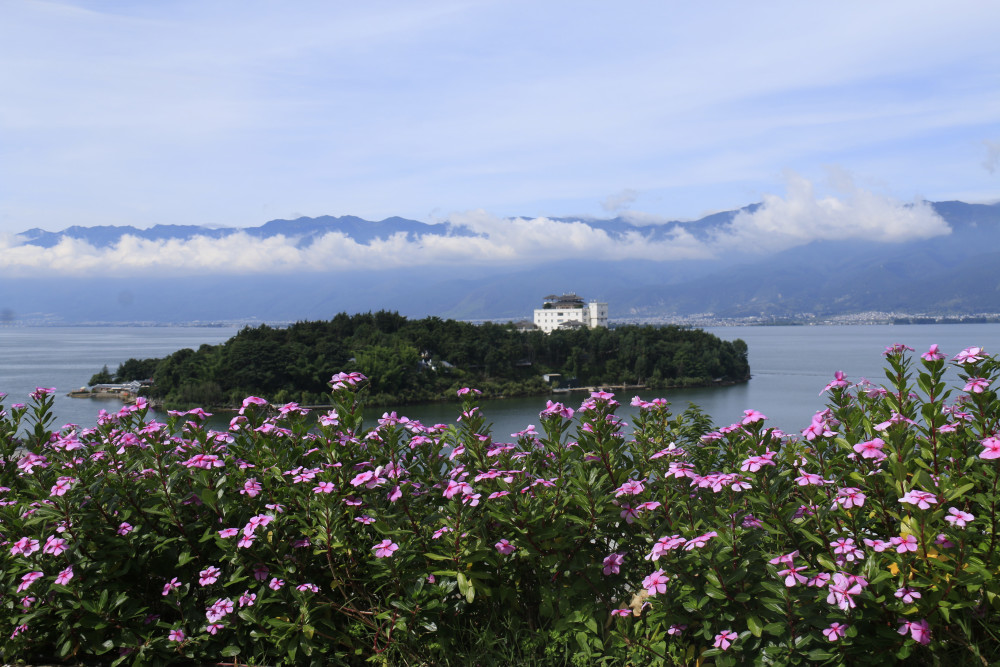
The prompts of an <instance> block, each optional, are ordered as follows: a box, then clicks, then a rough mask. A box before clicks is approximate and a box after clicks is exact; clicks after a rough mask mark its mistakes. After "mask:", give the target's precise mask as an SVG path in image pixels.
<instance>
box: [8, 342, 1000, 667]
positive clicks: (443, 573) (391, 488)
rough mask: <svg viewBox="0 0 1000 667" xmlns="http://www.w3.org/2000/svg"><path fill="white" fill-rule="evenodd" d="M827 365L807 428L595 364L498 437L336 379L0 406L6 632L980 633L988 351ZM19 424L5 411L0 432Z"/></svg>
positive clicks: (741, 655) (832, 645) (463, 646)
mask: <svg viewBox="0 0 1000 667" xmlns="http://www.w3.org/2000/svg"><path fill="white" fill-rule="evenodd" d="M886 354H887V363H888V368H887V374H886V377H887V378H888V384H887V385H885V386H884V387H880V386H876V385H872V384H870V383H867V382H862V383H859V384H854V385H852V384H851V383H850V382H849V381H848V380H847V378H845V377H843V374H842V373H837V374H836V375H835V378H834V380H833V381H832V382H830V384H829V385H827V387H826V389H825V391H828V392H829V395H830V407H829V409H827V410H824V411H823V412H820V413H818V414H817V415H816V416H815V417H814V418H813V420H812V423H811V424H810V425H809V426H808V427H806V428H805V429H804V430H803V431H802V434H801V437H790V436H787V435H785V434H783V433H781V432H780V431H779V430H778V429H776V428H772V427H768V426H766V417H765V416H764V415H762V414H760V413H759V412H756V411H754V410H747V411H746V413H745V417H744V418H743V419H742V420H741V421H740V422H739V423H736V424H732V425H730V426H727V427H724V428H720V429H718V430H717V431H711V430H710V428H711V427H710V425H709V424H708V422H707V420H706V419H705V417H704V416H703V415H702V414H700V413H699V412H698V411H697V409H691V410H689V411H688V412H686V413H685V414H683V415H680V416H677V417H673V416H671V415H670V412H669V408H668V405H667V403H666V401H663V400H659V399H657V400H654V401H650V402H645V401H642V400H640V399H638V398H636V399H634V400H633V403H634V404H635V405H637V406H638V407H639V408H640V413H639V416H638V418H637V420H636V422H635V423H634V424H633V425H632V431H631V436H630V437H626V436H625V435H624V432H623V424H622V423H621V422H620V421H619V420H618V419H617V418H616V417H615V409H616V407H617V405H618V403H617V401H616V400H615V398H614V397H613V396H612V395H611V394H608V393H604V392H597V393H595V394H594V395H592V396H591V397H590V398H588V399H587V400H586V401H585V402H584V403H583V404H582V405H581V406H579V409H578V410H577V411H575V412H574V410H573V409H571V408H568V407H566V406H564V405H561V404H558V403H551V402H549V404H548V405H546V407H545V409H544V410H543V411H542V412H541V414H540V418H541V422H540V423H541V425H542V429H541V430H542V432H541V433H537V432H535V430H534V429H533V428H529V429H526V430H525V431H523V432H522V433H520V434H515V435H516V442H503V441H497V440H494V439H493V437H492V436H491V435H490V433H489V428H488V426H487V424H486V422H485V419H484V416H483V415H482V414H481V412H480V410H479V408H478V407H477V406H476V397H477V392H476V391H475V390H470V389H462V390H461V392H460V395H461V397H462V399H463V405H462V408H461V414H460V418H459V421H458V423H457V425H452V426H447V427H445V426H443V425H438V426H425V425H422V424H419V423H416V422H413V421H409V420H407V419H406V418H405V417H400V416H397V415H396V414H383V416H382V418H381V419H379V420H378V422H377V424H375V425H374V427H373V428H366V427H364V425H363V422H362V415H361V407H360V397H361V395H363V394H364V392H365V391H366V390H367V387H368V386H370V385H369V384H368V381H367V380H366V379H365V378H364V377H363V376H361V375H360V374H357V373H351V374H347V373H341V374H338V375H336V376H334V378H333V380H332V388H333V394H332V398H333V402H334V405H335V408H334V409H332V410H330V411H328V412H326V413H325V414H323V415H321V416H320V418H319V422H318V426H317V428H316V429H315V430H313V431H310V429H309V427H308V426H307V424H306V422H305V417H304V415H303V414H302V412H303V410H301V409H300V408H299V407H298V406H296V405H294V404H289V405H282V406H275V405H270V404H268V403H267V401H264V400H263V399H260V398H257V397H249V398H247V399H246V400H245V401H243V409H242V410H241V412H240V414H239V415H238V416H237V417H235V418H234V419H233V421H232V423H231V425H230V428H229V429H228V430H227V431H226V432H213V431H209V430H207V429H206V427H205V426H204V418H205V416H206V415H205V413H204V412H203V411H201V410H197V409H196V410H192V411H188V412H175V413H172V414H171V415H170V417H169V419H168V421H167V423H158V422H152V421H147V418H146V409H145V407H144V405H143V404H142V403H141V402H140V404H139V405H136V406H129V407H126V408H123V409H122V411H120V412H119V413H118V414H114V415H109V414H104V415H102V416H101V419H100V422H99V424H98V425H97V426H96V427H95V428H89V429H79V428H77V427H73V426H68V427H65V428H64V429H63V430H62V431H60V432H57V433H53V432H51V431H50V426H51V423H52V421H53V417H52V415H51V414H50V407H51V404H52V397H51V393H52V391H53V390H51V389H39V390H36V391H35V392H34V393H33V394H32V402H31V404H29V405H17V404H15V405H11V406H10V408H9V412H7V411H3V410H2V407H0V415H2V417H0V450H2V451H0V463H2V467H0V482H2V484H3V502H2V505H0V529H2V533H3V537H2V540H3V548H2V551H0V593H2V597H0V628H3V632H4V635H3V636H4V637H5V638H6V637H7V636H8V634H7V633H9V640H6V641H4V642H3V647H2V649H0V657H2V659H3V660H5V661H11V660H16V659H28V660H39V659H48V658H58V659H77V660H79V659H93V658H94V657H95V656H97V657H103V658H104V659H107V660H117V661H119V662H128V663H135V664H150V663H158V664H167V663H172V662H176V661H178V660H181V659H184V658H187V659H191V660H201V661H210V660H215V659H218V658H219V657H229V658H233V659H237V658H238V659H239V660H242V661H246V662H251V663H253V664H276V663H284V664H329V663H331V662H334V663H342V664H358V663H363V662H365V661H368V662H374V663H376V664H389V665H397V664H400V665H401V664H412V665H418V664H455V665H465V664H473V663H475V664H552V665H562V664H578V665H590V664H609V665H612V664H613V665H621V664H631V665H647V664H670V665H684V664H695V663H697V664H701V665H709V664H715V665H734V664H769V665H779V664H780V665H794V664H828V665H863V664H879V663H886V662H899V663H904V662H905V663H906V664H938V665H949V666H950V665H963V664H970V665H987V664H996V662H997V661H998V660H1000V642H998V637H997V630H996V628H997V627H998V622H1000V580H998V579H997V578H996V576H995V575H996V573H997V571H998V569H1000V545H998V543H997V531H998V523H1000V512H998V509H1000V508H998V505H1000V490H998V484H1000V462H998V459H1000V435H998V433H997V429H998V423H1000V400H998V397H997V393H996V390H995V386H996V383H997V382H998V381H1000V362H998V361H997V360H996V359H994V358H991V357H989V356H987V355H986V354H984V353H983V352H982V350H980V349H979V348H969V349H967V350H965V351H963V352H961V353H960V354H959V355H958V356H957V357H955V359H954V362H955V364H956V365H957V366H958V368H959V372H960V377H961V379H962V382H963V383H964V385H960V386H961V387H962V388H961V391H959V392H958V395H957V397H956V399H955V400H953V401H952V400H950V399H951V396H952V394H953V393H955V391H954V389H949V388H947V387H946V385H945V384H944V382H943V381H942V377H943V373H944V370H945V365H946V364H945V361H944V359H943V355H942V354H941V353H940V352H938V350H937V349H936V346H934V347H932V348H931V350H929V351H928V352H927V353H925V354H924V355H923V359H922V361H921V362H920V365H919V367H918V369H917V370H914V368H913V366H912V362H911V360H910V358H909V357H908V356H907V355H906V349H905V348H904V347H903V346H893V347H891V348H889V350H887V353H886ZM19 432H27V433H28V435H27V436H25V437H24V438H23V439H21V440H18V439H17V438H16V437H15V434H16V433H19Z"/></svg>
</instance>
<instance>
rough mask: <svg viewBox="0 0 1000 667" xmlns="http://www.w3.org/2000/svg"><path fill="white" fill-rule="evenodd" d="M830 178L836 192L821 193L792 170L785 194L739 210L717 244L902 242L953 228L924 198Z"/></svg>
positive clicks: (842, 176) (775, 246) (839, 174)
mask: <svg viewBox="0 0 1000 667" xmlns="http://www.w3.org/2000/svg"><path fill="white" fill-rule="evenodd" d="M829 180H830V184H831V186H832V188H833V189H834V191H835V192H836V194H837V196H833V195H830V196H824V197H818V196H817V195H816V192H815V188H814V186H813V183H812V182H810V181H808V180H807V179H805V178H803V177H802V176H799V175H798V174H795V173H791V172H789V173H788V174H786V182H787V185H786V189H787V191H786V194H785V196H784V197H779V196H778V195H773V194H767V195H764V197H763V202H762V206H761V207H760V208H758V209H757V210H756V211H754V212H752V213H750V212H745V211H744V212H741V213H739V214H738V215H737V216H736V217H735V218H734V219H733V224H732V227H731V228H729V229H726V230H725V231H724V232H722V233H721V234H720V235H719V236H718V237H717V238H716V239H715V243H714V244H713V245H715V246H717V247H718V248H741V249H743V250H747V249H754V250H758V251H764V250H781V249H784V248H790V247H794V246H797V245H803V244H805V243H809V242H811V241H819V240H843V239H866V240H869V241H874V242H882V243H898V242H903V241H910V240H915V239H924V238H930V237H933V236H940V235H942V234H949V233H950V232H951V228H950V227H949V226H948V223H947V222H945V221H944V219H943V218H941V216H939V215H938V214H937V213H936V212H935V211H934V209H933V208H931V207H930V206H929V205H928V204H926V203H925V202H923V201H914V202H912V203H902V202H900V201H898V200H895V199H893V198H891V197H889V196H887V195H882V194H878V193H875V192H872V191H869V190H864V189H862V188H859V187H858V186H857V185H855V183H854V181H853V179H852V178H851V177H850V176H849V175H848V174H847V173H846V172H843V171H842V170H837V169H832V170H830V179H829Z"/></svg>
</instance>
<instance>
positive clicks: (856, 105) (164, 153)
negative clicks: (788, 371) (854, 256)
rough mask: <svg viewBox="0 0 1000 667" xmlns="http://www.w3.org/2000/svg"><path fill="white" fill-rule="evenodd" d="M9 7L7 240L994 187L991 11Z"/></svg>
mask: <svg viewBox="0 0 1000 667" xmlns="http://www.w3.org/2000/svg"><path fill="white" fill-rule="evenodd" d="M3 14H4V20H3V21H2V22H0V90H3V91H4V93H3V95H2V96H0V234H3V233H7V234H11V233H16V232H18V231H23V230H25V229H29V228H33V227H41V228H44V229H49V230H59V229H63V228H65V227H68V226H70V225H73V224H79V225H98V224H113V225H134V226H137V227H148V226H151V225H154V224H194V225H211V226H233V227H241V226H242V227H245V226H256V225H260V224H262V223H263V222H265V221H267V220H270V219H274V218H289V217H297V216H300V215H308V216H318V215H345V214H353V215H358V216H361V217H365V218H369V219H381V218H385V217H388V216H392V215H400V216H404V217H409V218H414V219H418V220H423V221H438V220H444V219H452V218H455V217H456V216H466V217H467V216H470V215H480V216H493V217H498V218H503V217H506V216H517V215H521V216H528V217H529V218H537V217H541V216H600V217H609V216H612V215H614V214H616V213H621V212H627V213H628V214H629V215H631V216H633V217H635V218H637V219H646V220H658V219H693V218H697V217H700V216H701V215H704V214H706V213H709V212H713V211H717V210H725V209H731V208H737V207H740V206H743V205H745V204H748V203H750V202H755V201H764V200H767V199H768V198H771V201H774V202H778V203H779V204H781V203H784V204H785V205H786V208H787V209H789V210H791V209H796V210H797V207H796V206H794V205H793V204H794V202H791V199H792V197H793V195H794V193H798V194H797V195H795V196H807V197H810V198H812V200H811V203H812V205H822V202H823V201H827V202H831V201H834V202H847V203H848V204H850V202H852V201H853V202H856V201H859V200H863V199H864V198H866V197H874V198H876V199H878V200H879V201H882V202H898V203H900V204H904V203H908V202H913V201H914V200H916V199H922V198H926V199H930V200H946V199H963V200H966V201H974V202H986V201H989V202H992V201H996V200H997V199H1000V46H997V38H996V26H998V25H1000V3H993V2H986V1H981V2H965V1H962V0H956V1H952V2H948V3H944V2H919V1H914V0H908V1H906V2H895V1H885V2H870V1H865V2H829V3H803V2H798V1H795V2H791V1H787V2H781V1H779V2H766V3H748V2H703V3H681V2H666V1H662V0H661V1H657V2H642V1H637V2H625V3H608V2H579V1H574V2H561V1H549V2H537V1H532V2H520V1H517V0H498V1H496V2H480V1H472V0H470V1H464V2H451V1H448V0H441V1H437V2H420V1H414V0H408V1H406V2H380V1H377V0H375V1H366V2H327V1H313V2H310V1H302V2H280V3H279V2H264V1H256V0H240V1H212V0H197V1H173V0H158V1H157V2H133V1H128V2H124V1H115V0H101V1H99V2H98V1H94V2H84V1H78V2H64V1H49V2H40V1H22V0H11V1H9V2H5V3H4V9H3ZM807 186H808V187H807ZM817 202H819V204H817ZM807 204H809V202H807ZM807 208H808V206H807ZM776 210H777V209H776ZM775 224H779V226H780V223H775ZM796 224H798V223H796ZM929 224H930V225H931V226H933V223H929ZM786 231H787V229H786ZM845 233H849V232H845ZM824 234H826V236H834V237H835V236H836V235H837V231H836V230H833V231H832V232H830V231H828V232H824Z"/></svg>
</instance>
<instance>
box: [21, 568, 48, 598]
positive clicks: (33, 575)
mask: <svg viewBox="0 0 1000 667" xmlns="http://www.w3.org/2000/svg"><path fill="white" fill-rule="evenodd" d="M42 575H44V572H29V573H28V574H26V575H24V576H23V577H21V583H20V584H18V586H17V592H18V593H22V592H24V591H26V590H28V588H29V587H30V586H31V584H33V583H35V582H36V581H38V580H39V579H41V578H42Z"/></svg>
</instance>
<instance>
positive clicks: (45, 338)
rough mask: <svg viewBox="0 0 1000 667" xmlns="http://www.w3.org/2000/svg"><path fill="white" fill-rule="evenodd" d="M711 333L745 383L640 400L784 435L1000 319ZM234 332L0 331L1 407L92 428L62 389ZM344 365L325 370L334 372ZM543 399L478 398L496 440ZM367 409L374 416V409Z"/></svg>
mask: <svg viewBox="0 0 1000 667" xmlns="http://www.w3.org/2000/svg"><path fill="white" fill-rule="evenodd" d="M706 330H707V331H709V332H711V333H713V334H715V335H717V336H719V337H720V338H723V339H725V340H734V339H736V338H742V339H743V340H744V341H746V343H747V345H748V346H749V351H750V369H751V372H752V373H753V379H752V380H750V382H748V383H746V384H742V385H736V386H732V387H713V388H705V389H688V390H676V391H667V392H653V393H646V392H643V393H642V397H643V398H644V399H646V400H649V399H652V398H655V397H657V396H658V395H663V396H664V397H665V398H667V399H668V400H669V401H670V402H671V404H672V406H673V408H674V410H675V411H678V412H679V411H681V410H683V409H684V408H685V407H686V406H687V405H688V403H689V402H693V403H696V404H697V405H699V406H701V407H702V408H703V409H704V410H705V411H706V412H707V413H708V414H709V415H711V416H712V418H713V421H714V422H715V423H716V425H719V426H724V425H726V424H730V423H732V422H734V421H737V420H738V419H739V418H740V417H742V415H743V411H744V410H746V409H749V408H753V409H755V410H759V411H761V412H763V413H764V414H765V415H767V416H768V417H769V418H770V423H771V424H772V425H774V426H778V427H779V428H782V429H784V430H785V431H788V432H794V431H799V430H801V429H802V428H804V427H805V426H807V425H808V424H809V419H810V417H811V416H812V415H813V413H815V412H816V411H818V410H821V409H823V407H824V401H823V398H822V397H820V396H819V392H820V390H821V389H822V388H823V387H824V386H825V385H826V383H827V382H829V381H830V380H831V379H832V378H833V373H834V372H835V371H838V370H842V371H844V372H845V373H846V374H847V376H848V378H849V379H850V380H858V379H860V378H862V377H867V378H868V379H869V380H872V381H873V382H876V383H881V382H882V381H883V380H884V374H883V371H882V368H883V365H882V361H883V359H882V352H883V351H884V349H885V347H886V346H888V345H892V344H893V343H905V344H906V345H909V346H910V347H912V348H915V349H916V354H919V353H921V352H924V351H926V349H927V348H928V347H929V346H930V345H931V344H932V343H937V344H938V345H940V347H941V350H942V351H943V352H944V353H945V354H947V355H949V356H954V355H955V354H957V353H958V352H959V351H961V350H962V349H964V348H966V347H970V346H973V345H977V346H980V347H983V348H985V349H986V350H987V351H988V352H995V351H1000V324H930V325H907V326H893V325H873V326H808V327H806V326H803V327H714V328H708V329H706ZM236 332H237V329H235V328H207V327H206V328H200V327H37V328H32V327H26V328H0V393H2V392H6V393H7V394H9V397H8V398H7V399H4V401H3V402H4V403H5V404H7V405H9V404H10V403H14V402H27V396H28V393H30V392H31V391H32V390H33V389H34V388H35V387H38V386H42V387H56V388H57V390H58V392H57V396H56V403H55V410H56V415H57V416H58V422H57V423H58V424H64V423H76V424H81V425H93V424H94V423H95V422H96V418H97V412H98V411H99V410H100V409H102V408H103V409H105V410H108V411H109V412H110V411H115V410H118V409H119V408H120V407H121V405H122V404H121V402H120V401H117V400H114V399H101V400H96V399H72V398H68V397H67V396H66V393H67V392H68V391H70V390H72V389H76V388H78V387H80V386H82V385H85V384H86V383H87V381H88V380H89V379H90V376H91V375H93V374H94V373H96V372H97V371H99V370H100V369H101V367H102V366H104V365H105V364H107V366H108V368H109V369H111V370H112V371H114V370H115V369H116V368H117V367H118V364H119V363H121V362H123V361H125V360H126V359H128V358H129V357H136V358H147V357H161V356H164V355H166V354H169V353H171V352H175V351H176V350H179V349H183V348H186V347H190V348H195V349H197V348H198V346H200V345H202V344H206V343H207V344H216V343H221V342H223V341H225V340H227V339H228V338H230V337H231V336H233V335H234V334H235V333H236ZM338 370H340V369H330V374H331V375H332V374H333V373H334V372H336V371H338ZM584 398H585V395H584V394H582V393H575V394H570V395H569V397H567V396H566V395H565V394H563V395H561V396H560V398H559V399H556V400H562V401H563V402H565V403H567V404H568V405H570V406H572V407H576V406H577V405H578V404H579V403H580V402H581V401H582V400H583V399H584ZM618 398H619V399H620V400H621V402H622V404H623V405H622V409H621V411H620V414H622V415H623V416H624V417H625V418H626V421H627V420H628V418H629V417H630V416H631V415H632V414H634V412H635V411H634V410H633V409H631V408H630V407H629V406H628V402H629V400H631V398H632V395H631V394H630V395H628V396H619V397H618ZM544 406H545V398H544V397H535V398H528V399H507V400H503V401H484V402H483V411H484V413H485V415H486V417H487V419H488V420H489V421H490V422H492V423H493V425H494V428H493V432H494V435H495V437H497V438H498V439H503V438H505V437H506V436H507V435H508V434H510V433H513V432H515V431H519V430H521V429H523V428H524V427H526V426H527V425H528V424H536V425H537V424H538V412H539V411H540V410H541V409H542V408H543V407H544ZM456 407H457V406H456V404H442V405H418V406H405V407H402V408H397V411H399V412H401V413H402V414H405V415H407V416H408V417H411V418H413V419H419V420H421V421H423V422H424V423H453V422H454V420H455V417H456V416H457V414H458V411H457V409H456ZM381 412H382V410H381V409H374V408H373V409H372V410H371V411H370V417H371V418H372V419H373V418H375V417H377V416H378V415H380V414H381Z"/></svg>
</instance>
